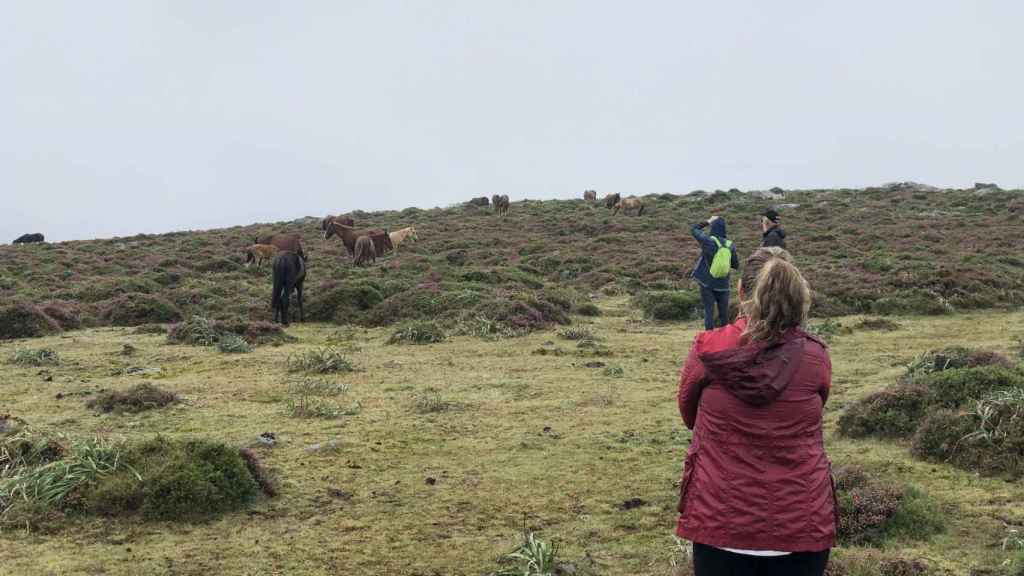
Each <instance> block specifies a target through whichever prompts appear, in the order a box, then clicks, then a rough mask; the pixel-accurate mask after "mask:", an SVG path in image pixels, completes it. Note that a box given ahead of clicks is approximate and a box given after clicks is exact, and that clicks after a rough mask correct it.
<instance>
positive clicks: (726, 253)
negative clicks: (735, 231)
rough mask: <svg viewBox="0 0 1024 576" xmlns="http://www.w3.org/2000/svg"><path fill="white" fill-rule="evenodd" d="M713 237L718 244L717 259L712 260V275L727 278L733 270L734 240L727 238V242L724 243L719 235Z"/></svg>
mask: <svg viewBox="0 0 1024 576" xmlns="http://www.w3.org/2000/svg"><path fill="white" fill-rule="evenodd" d="M711 239H712V240H714V241H715V244H716V245H718V251H716V252H715V259H714V260H712V261H711V277H712V278H726V277H728V276H729V271H730V270H732V240H726V241H725V244H722V243H721V242H720V241H719V240H718V236H712V237H711Z"/></svg>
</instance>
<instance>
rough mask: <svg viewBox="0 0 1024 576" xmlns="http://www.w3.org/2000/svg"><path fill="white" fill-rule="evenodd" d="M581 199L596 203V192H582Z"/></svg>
mask: <svg viewBox="0 0 1024 576" xmlns="http://www.w3.org/2000/svg"><path fill="white" fill-rule="evenodd" d="M583 199H584V200H586V201H587V202H597V191H596V190H584V191H583Z"/></svg>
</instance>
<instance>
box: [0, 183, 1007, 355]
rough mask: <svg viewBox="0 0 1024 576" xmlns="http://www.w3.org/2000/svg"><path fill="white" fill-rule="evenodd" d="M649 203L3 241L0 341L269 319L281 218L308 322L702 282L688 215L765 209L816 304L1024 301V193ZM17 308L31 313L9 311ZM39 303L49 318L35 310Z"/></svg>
mask: <svg viewBox="0 0 1024 576" xmlns="http://www.w3.org/2000/svg"><path fill="white" fill-rule="evenodd" d="M767 196H772V197H767ZM644 201H645V203H646V205H647V209H646V211H645V213H644V215H643V216H642V217H626V216H624V215H621V214H620V215H619V216H617V217H612V216H611V215H610V213H609V212H608V211H607V210H605V209H604V207H603V206H595V205H591V204H587V203H584V202H583V201H582V200H573V201H544V202H540V201H520V202H515V203H513V206H512V209H511V212H510V214H509V216H508V217H507V218H505V219H500V218H497V217H495V216H494V215H492V214H491V212H490V211H489V210H487V209H486V208H477V207H474V206H470V205H465V206H457V207H452V208H447V209H439V208H435V209H431V210H419V209H415V208H410V209H407V210H403V211H401V212H379V213H362V212H359V211H356V212H353V213H352V215H353V216H354V217H355V219H356V222H357V225H358V226H359V227H364V226H365V227H384V228H388V229H392V230H394V229H398V228H401V227H404V226H410V225H414V226H416V228H417V229H418V231H419V236H420V239H421V240H420V242H419V243H417V244H414V245H412V246H409V247H408V248H407V249H405V248H404V249H402V250H401V251H400V254H399V255H397V256H395V257H390V258H388V259H386V260H384V261H383V262H378V264H377V265H376V266H373V267H370V268H366V269H357V268H354V267H352V266H351V265H350V264H349V262H348V260H347V258H346V257H344V254H343V249H342V247H341V244H340V242H338V241H337V239H332V241H330V242H327V243H325V242H323V241H322V239H321V232H320V229H319V220H318V219H317V218H309V219H304V220H301V221H297V222H290V223H278V224H263V225H252V226H245V227H236V228H228V229H222V230H211V231H195V232H192V231H189V232H176V233H172V234H163V235H140V236H134V237H130V238H115V239H109V240H93V241H74V242H63V243H57V244H45V245H22V246H2V247H0V302H2V303H3V304H2V305H0V319H2V322H0V323H3V324H5V325H7V326H8V327H9V329H8V330H6V332H13V333H9V334H6V335H4V334H0V337H11V336H18V335H27V334H26V332H27V333H45V332H48V331H51V330H52V329H53V327H54V325H55V324H57V325H62V326H64V327H74V326H77V325H79V324H81V325H84V326H104V325H133V324H141V323H146V322H170V321H176V320H178V319H181V318H184V317H187V316H189V315H192V314H200V315H204V316H207V317H210V318H214V319H222V320H234V319H245V320H267V319H269V318H270V306H269V292H270V290H269V285H270V279H269V275H270V273H269V270H268V268H267V267H266V266H264V268H263V269H262V270H256V269H248V270H247V269H245V268H243V266H242V257H241V249H242V248H243V247H244V246H245V245H246V244H248V243H250V242H251V241H252V238H253V237H255V236H256V235H257V234H261V233H266V232H271V231H276V232H299V233H301V234H302V235H303V236H304V238H305V242H306V245H307V251H308V253H309V254H310V263H309V276H308V280H307V312H308V315H309V318H310V319H313V320H320V321H330V322H336V323H348V322H351V323H357V324H362V325H366V326H378V325H387V324H391V323H394V322H398V321H402V320H407V319H412V318H420V317H429V318H432V319H440V320H441V321H442V322H444V323H446V324H449V325H450V326H456V327H458V328H460V329H461V330H462V331H464V332H467V333H481V332H501V331H505V332H516V331H523V330H529V329H533V328H536V327H540V326H545V325H549V324H551V323H552V322H564V321H566V317H565V312H566V311H567V310H568V311H572V309H573V307H576V309H577V310H579V307H580V306H581V305H582V304H584V303H585V302H586V296H587V295H589V294H591V293H595V292H599V293H604V294H619V293H626V292H628V293H632V294H639V293H643V292H647V291H660V290H677V289H683V290H688V289H691V288H690V282H689V280H688V273H689V271H690V270H691V268H692V266H693V263H694V262H695V260H696V257H697V248H696V244H695V243H694V242H693V241H692V239H691V237H690V234H689V224H691V223H693V222H695V221H698V220H701V219H706V218H707V217H708V216H709V215H710V214H721V215H724V216H725V217H726V219H727V221H728V223H729V225H730V235H731V236H732V237H733V238H734V239H735V240H736V241H737V243H738V247H739V250H740V252H741V255H745V254H747V253H748V252H749V251H750V250H752V249H753V248H755V247H756V246H757V244H758V241H759V236H760V235H759V230H758V227H757V226H758V225H757V216H758V214H759V213H760V212H761V211H762V210H763V209H764V208H765V207H767V206H771V205H781V206H782V208H781V212H782V215H783V220H784V226H785V228H786V229H787V231H788V234H789V236H788V240H789V243H790V248H791V251H792V252H793V253H794V254H795V255H796V257H797V259H798V261H799V263H800V266H801V267H802V269H803V270H804V271H805V273H806V274H807V276H808V278H809V279H810V281H811V283H812V285H813V288H814V290H815V294H816V306H815V308H814V313H815V314H816V315H819V316H832V315H839V314H853V313H863V312H872V313H878V314H888V313H899V312H906V313H926V314H941V313H946V312H950V311H953V310H969V309H975V308H984V307H999V306H1017V305H1020V304H1022V303H1024V223H1022V220H1021V216H1022V214H1024V193H1022V192H1021V191H1001V190H998V189H990V188H983V189H978V190H973V189H972V190H947V191H937V190H929V189H925V188H923V187H917V186H898V185H897V186H889V187H882V188H869V189H866V190H816V191H793V192H785V193H784V194H783V195H781V196H779V197H775V195H774V194H772V195H769V194H764V195H760V196H759V195H756V194H745V193H740V192H739V191H733V192H715V193H712V194H706V193H696V194H691V195H687V196H675V195H670V194H665V195H659V196H647V197H645V198H644ZM687 302H689V303H691V304H692V302H693V300H692V299H690V300H687ZM13 304H20V305H21V308H20V309H19V310H16V311H12V310H11V306H12V305H13ZM4 306H6V308H4ZM39 311H44V312H45V313H46V314H47V317H46V318H38V317H33V318H26V314H29V315H31V314H37V313H38V312H39ZM30 313H31V314H30ZM51 319H52V320H53V322H51V321H50V320H51ZM15 328H17V330H16V329H15ZM18 330H22V331H21V332H19V331H18ZM0 332H5V331H4V330H0Z"/></svg>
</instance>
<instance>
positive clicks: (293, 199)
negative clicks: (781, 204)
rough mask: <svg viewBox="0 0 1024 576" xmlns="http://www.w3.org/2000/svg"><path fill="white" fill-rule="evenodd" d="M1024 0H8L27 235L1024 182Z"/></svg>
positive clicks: (21, 224) (14, 152) (5, 153)
mask: <svg viewBox="0 0 1024 576" xmlns="http://www.w3.org/2000/svg"><path fill="white" fill-rule="evenodd" d="M1022 24H1024V2H1018V1H1016V0H1005V1H991V0H960V1H952V0H901V1H893V0H858V1H856V2H851V1H839V0H836V1H825V0H818V1H788V0H773V1H765V0H746V1H724V0H723V1H721V2H707V1H700V2H698V1H675V2H667V1H666V2H654V1H650V2H645V1H634V2H624V1H620V2H605V1H595V0H580V1H570V0H544V1H536V2H533V1H502V2H498V1H486V0H469V1H434V2H428V1H407V2H394V1H387V0H372V1H366V2H355V1H340V0H339V1H323V2H312V1H308V2H301V1H296V2H269V1H254V0H238V1H232V2H228V1H221V2H218V1H215V0H201V1H166V2H151V1H143V0H126V1H116V2H115V1H103V0H96V1H92V2H81V1H77V0H75V1H67V2H61V1H33V0H22V1H8V0H0V82H2V84H0V86H2V88H0V196H2V197H3V201H2V205H0V241H2V242H9V241H10V240H11V239H13V238H14V237H15V236H17V235H19V234H21V233H24V232H43V233H45V234H46V236H47V238H48V239H52V240H66V239H78V238H93V237H110V236H115V235H128V234H134V233H138V232H163V231H170V230H180V229H200V228H211V227H221V226H228V225H234V224H248V223H252V222H257V221H277V220H285V219H291V218H295V217H299V216H304V215H322V214H324V213H327V212H331V213H337V212H344V211H349V210H354V209H364V210H373V209H383V208H404V207H407V206H411V205H415V206H420V207H431V206H437V205H441V206H443V205H447V204H451V203H454V202H456V201H460V200H464V199H467V198H470V197H472V196H480V195H491V194H494V193H504V194H509V195H510V196H511V197H512V198H513V199H519V198H524V197H528V198H568V197H577V196H578V195H579V194H580V193H581V192H582V191H583V190H584V189H585V188H594V189H596V190H598V191H599V192H601V193H604V192H607V191H619V192H624V193H634V194H646V193H650V192H678V193H682V192H687V191H690V190H693V189H697V188H706V189H714V188H730V187H738V188H742V189H757V188H769V187H771V186H783V187H794V188H800V187H838V186H865V185H872V184H879V183H882V182H886V181H892V180H917V181H922V182H926V183H930V184H936V185H948V186H970V185H971V184H973V182H974V181H975V180H983V181H995V182H998V183H1000V184H1002V185H1003V186H1004V187H1011V186H1022V185H1024V178H1022V175H1021V174H1022V173H1021V168H1022V159H1024V114H1022V111H1024V93H1022V92H1024V90H1022V88H1024V79H1022V77H1021V73H1020V70H1021V57H1022V56H1024V35H1022V34H1021V33H1020V29H1021V26H1022Z"/></svg>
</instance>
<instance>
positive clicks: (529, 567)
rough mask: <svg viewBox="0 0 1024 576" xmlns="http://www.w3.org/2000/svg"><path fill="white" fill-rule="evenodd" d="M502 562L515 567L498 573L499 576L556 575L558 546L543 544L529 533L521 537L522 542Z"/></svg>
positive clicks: (555, 544) (552, 543)
mask: <svg viewBox="0 0 1024 576" xmlns="http://www.w3.org/2000/svg"><path fill="white" fill-rule="evenodd" d="M503 560H504V561H505V562H507V563H511V564H514V565H515V566H513V567H510V568H506V569H504V570H501V571H499V572H498V575H499V576H554V575H555V574H556V573H557V568H556V566H557V563H558V544H557V543H555V542H545V541H544V540H541V539H540V538H538V537H537V536H536V535H535V534H534V533H533V532H530V533H529V534H524V535H523V541H522V542H521V543H520V544H519V545H518V546H516V548H515V549H514V550H512V551H511V552H509V553H508V554H506V555H505V556H504V558H503Z"/></svg>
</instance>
